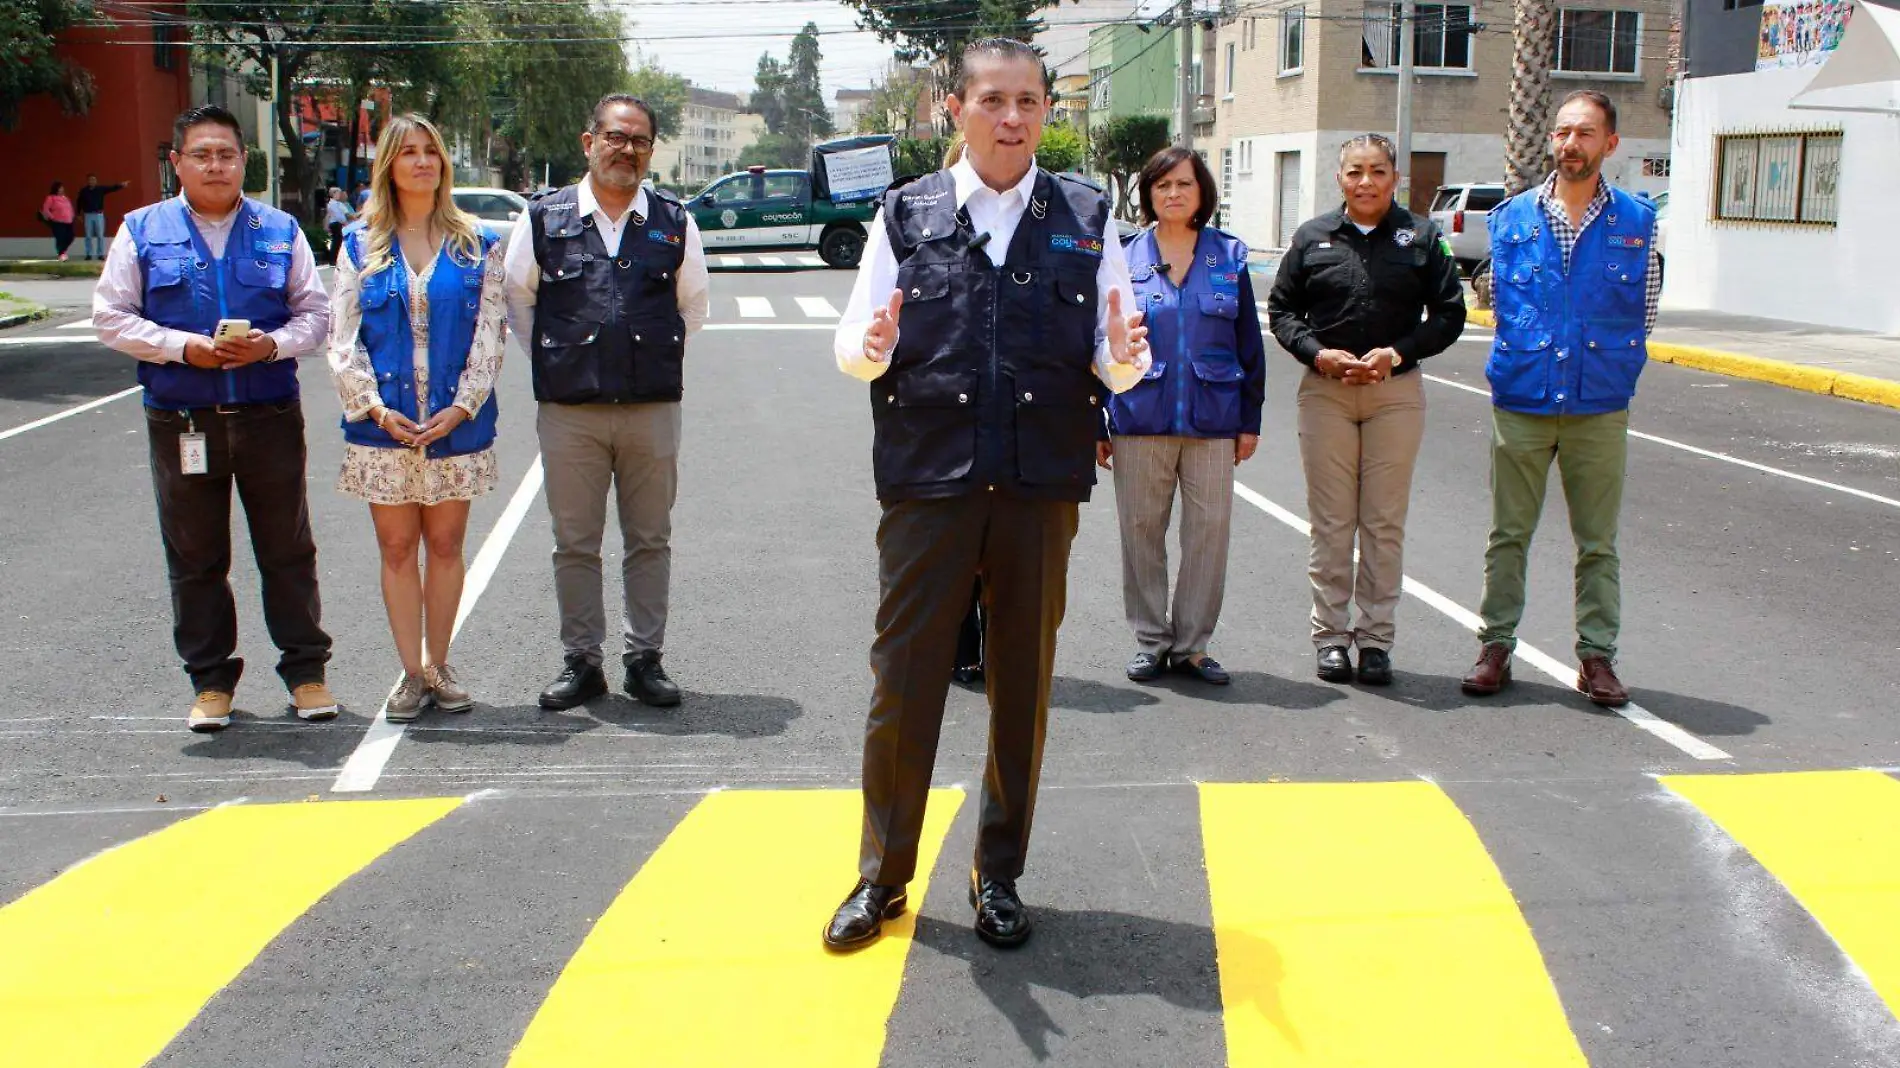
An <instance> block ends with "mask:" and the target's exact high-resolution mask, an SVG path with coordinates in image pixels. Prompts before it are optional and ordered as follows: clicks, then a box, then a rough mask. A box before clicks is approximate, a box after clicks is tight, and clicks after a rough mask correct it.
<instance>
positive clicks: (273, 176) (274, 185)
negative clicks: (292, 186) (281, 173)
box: [264, 45, 284, 208]
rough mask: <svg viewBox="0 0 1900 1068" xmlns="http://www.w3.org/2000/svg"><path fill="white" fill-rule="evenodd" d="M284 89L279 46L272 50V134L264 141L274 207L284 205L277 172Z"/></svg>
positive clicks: (270, 129)
mask: <svg viewBox="0 0 1900 1068" xmlns="http://www.w3.org/2000/svg"><path fill="white" fill-rule="evenodd" d="M282 91H283V90H282V89H281V88H279V85H278V69H277V47H276V46H275V45H272V46H271V50H270V123H269V124H268V125H267V126H266V127H265V128H266V129H268V130H269V131H270V136H269V137H268V138H266V139H265V141H264V161H265V162H266V163H267V164H268V165H269V167H270V171H269V176H270V203H271V207H273V208H281V207H283V206H284V191H283V187H282V186H281V185H280V184H279V183H278V174H277V94H278V93H280V92H282Z"/></svg>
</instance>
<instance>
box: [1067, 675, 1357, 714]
mask: <svg viewBox="0 0 1900 1068" xmlns="http://www.w3.org/2000/svg"><path fill="white" fill-rule="evenodd" d="M1231 675H1232V677H1233V680H1234V681H1233V683H1232V684H1231V685H1228V686H1211V685H1209V684H1207V683H1205V682H1201V681H1200V680H1198V679H1192V678H1188V677H1187V676H1185V675H1163V676H1161V677H1160V678H1159V679H1156V680H1155V681H1153V682H1150V683H1133V682H1130V683H1127V684H1125V685H1115V684H1110V683H1103V682H1096V681H1094V680H1093V679H1078V678H1072V677H1070V676H1067V675H1058V676H1057V677H1056V678H1055V680H1054V681H1053V682H1052V684H1051V685H1050V688H1049V707H1051V708H1072V709H1075V710H1076V711H1078V712H1107V713H1119V712H1133V711H1135V710H1136V709H1140V708H1146V707H1148V706H1150V705H1157V704H1160V703H1161V700H1162V698H1161V697H1160V696H1158V695H1160V694H1167V695H1170V696H1173V697H1186V698H1191V699H1194V700H1197V701H1212V702H1215V703H1217V704H1224V705H1258V706H1260V707H1261V708H1263V709H1272V710H1276V711H1291V712H1310V711H1312V710H1313V709H1316V708H1324V707H1326V706H1327V705H1329V704H1332V703H1333V702H1335V701H1339V700H1343V699H1344V698H1345V696H1346V695H1345V694H1344V693H1342V692H1341V690H1340V688H1339V687H1336V686H1322V685H1319V684H1318V683H1312V682H1302V681H1299V680H1297V679H1287V678H1282V677H1280V676H1278V675H1269V674H1266V673H1265V672H1261V671H1235V672H1231Z"/></svg>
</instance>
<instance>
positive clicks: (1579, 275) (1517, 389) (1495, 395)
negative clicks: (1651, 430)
mask: <svg viewBox="0 0 1900 1068" xmlns="http://www.w3.org/2000/svg"><path fill="white" fill-rule="evenodd" d="M1490 226H1491V278H1492V290H1493V294H1494V302H1495V304H1496V309H1497V323H1498V325H1497V336H1496V338H1495V339H1494V340H1493V341H1492V343H1491V359H1490V360H1489V361H1488V362H1487V363H1486V364H1485V368H1484V374H1485V377H1486V378H1488V379H1490V380H1491V401H1492V403H1493V404H1495V405H1497V406H1498V407H1500V408H1503V409H1505V410H1506V411H1513V412H1522V413H1524V414H1526V415H1601V414H1603V413H1605V412H1618V411H1622V410H1623V409H1625V408H1628V407H1629V404H1630V398H1632V397H1634V396H1635V395H1636V378H1637V376H1638V375H1640V374H1642V373H1643V365H1644V364H1645V363H1646V362H1648V360H1649V350H1648V347H1647V345H1646V343H1645V341H1646V339H1645V325H1646V322H1645V320H1646V318H1647V308H1648V304H1647V288H1646V283H1647V280H1648V279H1647V274H1648V271H1649V251H1650V242H1651V241H1652V240H1654V238H1655V229H1656V210H1655V209H1654V208H1652V207H1651V206H1650V205H1648V204H1646V203H1644V202H1643V201H1641V200H1638V199H1637V198H1636V197H1634V196H1631V195H1630V194H1628V193H1625V192H1623V191H1622V190H1621V189H1616V188H1611V189H1610V202H1609V204H1608V205H1607V206H1606V207H1604V209H1603V211H1602V212H1601V213H1600V214H1599V215H1598V216H1597V218H1596V219H1595V220H1594V221H1593V222H1591V224H1590V226H1589V228H1588V229H1586V230H1585V231H1584V232H1583V234H1582V235H1581V236H1580V237H1579V238H1578V239H1577V245H1576V248H1575V249H1574V250H1572V252H1571V254H1570V270H1569V272H1568V273H1566V272H1565V271H1564V259H1563V250H1562V249H1560V248H1558V247H1557V238H1556V236H1555V235H1554V234H1552V233H1551V232H1550V220H1549V219H1548V218H1546V217H1545V215H1544V209H1543V208H1542V207H1541V206H1540V205H1539V204H1538V202H1537V190H1535V189H1531V190H1527V191H1525V192H1522V193H1519V194H1518V195H1517V196H1514V197H1512V198H1511V199H1509V200H1507V201H1505V202H1504V203H1503V204H1500V205H1498V207H1497V208H1495V209H1493V210H1492V212H1491V215H1490Z"/></svg>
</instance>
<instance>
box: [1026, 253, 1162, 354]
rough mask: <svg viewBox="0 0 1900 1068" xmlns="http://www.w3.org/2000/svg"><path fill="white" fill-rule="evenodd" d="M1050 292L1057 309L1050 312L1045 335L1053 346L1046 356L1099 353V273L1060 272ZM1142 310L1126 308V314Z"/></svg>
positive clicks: (1053, 281)
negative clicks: (1069, 353)
mask: <svg viewBox="0 0 1900 1068" xmlns="http://www.w3.org/2000/svg"><path fill="white" fill-rule="evenodd" d="M1049 293H1050V296H1051V304H1052V305H1053V307H1051V308H1050V310H1049V318H1048V327H1047V329H1048V333H1047V334H1045V335H1044V336H1045V338H1046V339H1047V341H1048V343H1049V346H1048V347H1047V348H1046V349H1045V353H1044V355H1045V357H1048V358H1056V359H1060V358H1061V354H1062V353H1068V352H1074V351H1077V350H1084V351H1088V352H1093V351H1094V350H1095V324H1096V320H1097V319H1098V318H1099V316H1098V315H1097V312H1096V303H1095V302H1096V300H1097V299H1098V297H1099V296H1100V294H1098V293H1096V291H1095V274H1094V272H1092V271H1080V270H1074V269H1070V270H1058V271H1056V272H1055V273H1054V274H1053V275H1052V277H1051V283H1050V289H1049ZM1140 310H1141V309H1139V308H1126V307H1125V308H1123V309H1122V314H1123V315H1133V314H1134V313H1135V312H1137V311H1140Z"/></svg>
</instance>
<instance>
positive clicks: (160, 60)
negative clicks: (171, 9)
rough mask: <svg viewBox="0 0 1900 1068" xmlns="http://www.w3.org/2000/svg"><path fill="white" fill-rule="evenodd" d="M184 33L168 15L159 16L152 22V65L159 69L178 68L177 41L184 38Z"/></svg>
mask: <svg viewBox="0 0 1900 1068" xmlns="http://www.w3.org/2000/svg"><path fill="white" fill-rule="evenodd" d="M184 36H185V35H184V33H183V31H182V29H181V28H180V27H179V25H178V24H177V23H176V22H172V21H171V20H170V18H169V17H161V18H159V19H158V20H156V21H154V22H153V24H152V66H154V67H157V68H158V69H159V70H177V69H178V42H179V41H182V40H184Z"/></svg>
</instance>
